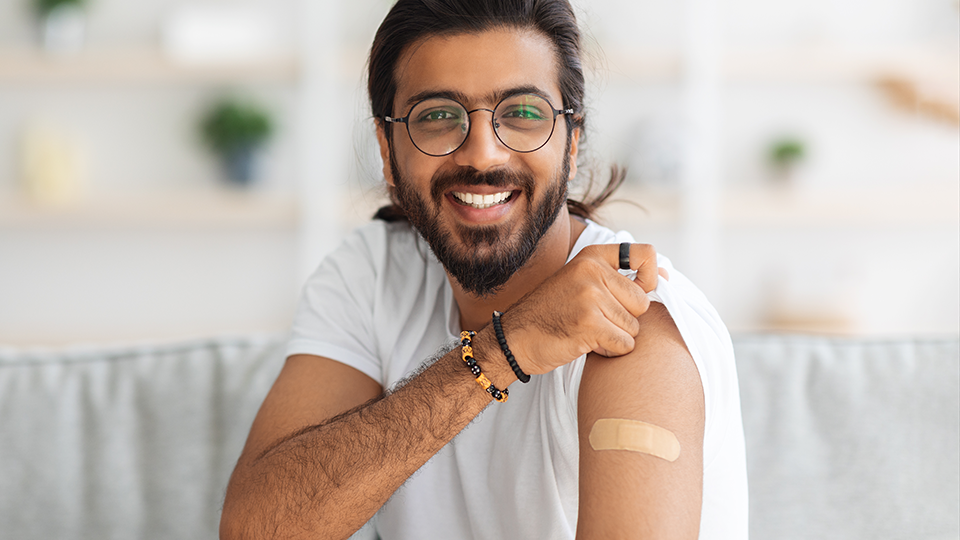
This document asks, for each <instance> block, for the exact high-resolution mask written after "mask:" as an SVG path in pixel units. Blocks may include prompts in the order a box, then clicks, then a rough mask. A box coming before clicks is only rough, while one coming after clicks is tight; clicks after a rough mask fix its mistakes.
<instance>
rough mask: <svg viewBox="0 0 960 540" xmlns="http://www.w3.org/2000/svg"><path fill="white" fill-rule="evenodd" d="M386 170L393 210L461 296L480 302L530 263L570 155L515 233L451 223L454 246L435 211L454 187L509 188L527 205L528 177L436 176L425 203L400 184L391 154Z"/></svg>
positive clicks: (560, 196) (563, 185)
mask: <svg viewBox="0 0 960 540" xmlns="http://www.w3.org/2000/svg"><path fill="white" fill-rule="evenodd" d="M568 145H569V141H568ZM390 170H391V173H392V174H393V178H394V185H395V189H394V194H395V196H396V203H397V205H398V206H400V208H401V209H402V210H403V211H404V213H405V214H406V216H407V219H408V220H409V221H410V223H411V224H412V225H413V227H414V228H415V229H416V230H417V232H418V233H419V234H420V236H421V237H423V239H424V240H425V241H426V242H427V245H429V246H430V249H431V250H432V251H433V254H434V256H436V257H437V260H439V261H440V263H441V264H442V265H443V267H444V268H445V269H446V271H447V272H448V273H449V274H450V275H451V276H453V278H454V279H455V280H457V283H459V284H460V286H461V287H462V288H463V290H465V291H467V292H469V293H472V294H474V295H476V296H480V297H485V296H489V295H491V294H494V293H496V292H497V291H499V290H500V289H501V288H502V287H503V285H504V284H505V283H506V282H507V281H508V280H509V279H510V278H511V277H512V276H513V275H514V274H515V273H516V272H517V271H518V270H520V269H521V268H522V267H523V266H524V265H525V264H526V263H527V261H529V260H530V258H531V257H532V256H533V254H534V253H535V252H536V250H537V246H538V245H539V243H540V240H541V239H542V238H543V236H544V235H545V234H546V233H547V231H548V230H549V229H550V227H551V226H552V225H553V223H554V222H555V221H556V219H557V216H558V215H559V214H560V210H561V209H562V208H563V206H564V204H566V200H567V179H568V178H569V176H570V152H569V149H568V151H567V152H564V159H563V165H562V167H561V170H560V172H559V174H558V175H557V176H556V177H555V178H553V179H551V180H552V181H551V182H550V183H549V184H548V185H547V186H546V188H545V190H544V192H543V196H542V197H541V200H540V201H539V202H538V203H536V206H535V207H533V208H532V212H530V213H528V214H527V215H526V216H524V217H523V218H522V222H521V224H520V227H519V228H518V229H517V230H516V231H514V232H510V231H509V230H507V228H506V226H505V225H487V226H479V227H468V226H465V225H463V224H459V223H457V224H455V225H454V226H453V229H454V231H455V232H456V235H457V237H459V238H460V242H459V243H458V242H457V241H456V240H455V239H454V235H453V233H452V232H451V231H450V230H447V229H444V228H443V227H442V226H441V224H440V209H441V205H442V202H443V197H444V194H445V193H447V192H448V191H449V190H450V189H451V188H452V187H454V186H477V185H485V186H493V187H503V188H507V187H512V188H513V189H514V190H520V191H521V192H522V193H523V195H524V196H525V197H526V198H527V201H530V204H531V205H533V195H534V193H533V192H534V187H535V186H536V180H535V179H534V178H533V176H532V175H530V174H528V173H517V172H512V171H493V172H488V173H480V172H477V171H476V170H474V169H470V168H466V167H463V168H460V169H458V170H456V171H453V172H452V173H445V174H440V173H437V174H435V175H434V176H433V178H432V179H431V182H430V185H431V187H430V200H429V201H428V200H426V198H425V197H422V196H420V195H419V194H418V193H416V191H415V190H414V189H412V188H411V187H410V186H409V183H408V182H406V181H405V180H404V178H403V177H402V175H401V174H400V170H399V167H397V164H396V160H395V158H394V155H393V149H392V148H391V151H390ZM513 196H514V195H511V197H513Z"/></svg>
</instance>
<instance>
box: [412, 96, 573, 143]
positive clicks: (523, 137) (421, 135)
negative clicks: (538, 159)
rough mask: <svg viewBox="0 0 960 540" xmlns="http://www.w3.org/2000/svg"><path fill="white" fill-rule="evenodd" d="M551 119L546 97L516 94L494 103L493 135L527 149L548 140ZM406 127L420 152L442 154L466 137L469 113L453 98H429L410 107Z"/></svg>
mask: <svg viewBox="0 0 960 540" xmlns="http://www.w3.org/2000/svg"><path fill="white" fill-rule="evenodd" d="M477 112H483V111H477ZM555 118H556V116H555V115H554V109H553V107H552V106H551V105H550V103H549V102H548V101H547V100H545V99H543V98H542V97H540V96H537V95H533V94H518V95H515V96H510V97H508V98H507V99H505V100H503V101H501V102H500V104H498V105H497V108H496V109H495V110H494V111H493V126H494V130H495V131H496V133H497V137H498V138H499V139H500V141H501V142H503V144H504V145H506V146H507V147H508V148H510V149H511V150H514V151H516V152H531V151H533V150H536V149H538V148H540V147H542V146H543V145H544V144H546V143H547V141H548V140H549V139H550V136H551V135H552V134H553V126H554V119H555ZM478 121H480V120H478ZM407 129H408V130H409V131H410V139H411V140H412V141H413V144H415V145H416V146H417V148H419V149H420V150H421V151H422V152H424V153H425V154H430V155H434V156H442V155H446V154H449V153H451V152H453V151H454V150H456V149H457V148H459V147H460V145H461V144H463V141H464V140H466V138H467V134H468V133H469V131H470V115H469V114H467V111H466V109H464V108H463V106H462V105H460V104H459V103H458V102H456V101H453V100H451V99H446V98H431V99H427V100H424V101H421V102H420V103H418V104H416V105H415V106H414V107H413V110H411V111H410V116H409V117H408V120H407Z"/></svg>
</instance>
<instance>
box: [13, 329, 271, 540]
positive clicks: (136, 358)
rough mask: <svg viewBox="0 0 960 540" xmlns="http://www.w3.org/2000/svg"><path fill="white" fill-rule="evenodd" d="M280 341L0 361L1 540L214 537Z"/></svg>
mask: <svg viewBox="0 0 960 540" xmlns="http://www.w3.org/2000/svg"><path fill="white" fill-rule="evenodd" d="M282 354H283V350H282V343H281V340H279V339H277V338H244V339H222V340H216V341H195V342H190V343H181V344H170V345H159V346H144V347H125V348H115V349H110V350H95V349H89V350H82V349H80V350H71V351H68V352H58V353H52V352H51V353H44V352H14V351H10V350H7V351H3V350H2V349H0V538H4V539H7V538H9V539H17V540H20V539H23V540H27V539H31V540H32V539H36V540H41V539H43V540H50V539H89V540H108V539H123V540H130V539H134V538H142V539H171V540H172V539H177V540H186V539H191V538H216V537H217V527H218V522H219V516H220V508H221V505H222V501H223V493H224V490H225V487H226V484H227V480H228V478H229V475H230V473H231V472H232V470H233V466H234V464H235V463H236V460H237V457H238V456H239V452H240V449H241V448H242V446H243V443H244V441H245V440H246V436H247V432H248V431H249V430H250V423H251V422H252V421H253V417H254V415H256V412H257V409H258V407H259V405H260V403H261V402H262V401H263V398H264V396H265V395H266V393H267V390H268V389H269V388H270V385H271V384H272V383H273V380H274V379H275V378H276V375H277V373H278V372H279V370H280V367H281V365H282V362H283V358H282Z"/></svg>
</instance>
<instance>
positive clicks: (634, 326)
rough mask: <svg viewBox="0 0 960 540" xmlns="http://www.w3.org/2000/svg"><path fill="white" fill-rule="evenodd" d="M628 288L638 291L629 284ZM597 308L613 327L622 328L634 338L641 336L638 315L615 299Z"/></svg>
mask: <svg viewBox="0 0 960 540" xmlns="http://www.w3.org/2000/svg"><path fill="white" fill-rule="evenodd" d="M624 281H626V280H624ZM627 286H628V287H629V288H631V289H636V287H634V286H633V285H632V284H629V283H628V284H627ZM647 305H649V301H648V302H647ZM597 307H599V308H600V312H601V313H603V316H604V317H605V318H606V319H607V320H608V321H610V322H611V323H613V325H614V326H616V327H617V328H620V329H621V330H623V331H624V332H626V333H628V334H630V335H631V336H633V337H636V336H637V335H638V334H640V321H638V320H637V317H638V315H633V314H632V313H631V312H630V311H628V310H627V309H625V307H624V306H623V305H621V304H620V303H619V302H617V301H616V300H615V298H610V301H609V302H602V303H601V304H600V305H599V306H597ZM644 311H646V310H644Z"/></svg>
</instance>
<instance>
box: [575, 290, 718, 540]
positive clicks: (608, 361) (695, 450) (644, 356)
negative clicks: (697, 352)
mask: <svg viewBox="0 0 960 540" xmlns="http://www.w3.org/2000/svg"><path fill="white" fill-rule="evenodd" d="M639 320H640V323H641V327H642V329H641V331H640V334H639V335H638V336H637V338H636V341H637V346H636V348H635V349H634V350H633V352H631V353H629V354H627V355H625V356H621V357H619V358H597V357H595V356H594V355H591V357H589V358H588V360H587V364H586V366H585V367H584V372H583V378H582V380H581V383H580V397H579V402H578V403H579V426H580V428H579V429H580V515H579V521H578V523H577V538H584V539H586V538H610V539H619V538H670V539H681V538H685V539H696V538H697V535H698V534H699V529H700V509H701V502H702V496H703V429H704V405H703V387H702V385H701V382H700V376H699V372H698V371H697V367H696V365H695V364H694V362H693V359H692V358H691V357H690V353H689V352H688V351H687V349H686V346H685V345H684V343H683V340H682V339H681V337H680V332H679V331H678V330H677V327H676V325H675V324H674V322H673V319H672V318H671V317H670V314H669V313H668V312H667V310H666V308H665V307H664V306H663V305H662V304H657V303H654V304H651V306H650V309H649V310H648V311H647V312H646V313H644V314H643V315H641V316H640V318H639ZM601 418H622V419H630V420H639V421H642V422H646V423H649V424H653V425H656V426H659V427H662V428H665V429H667V430H669V431H671V432H673V433H674V434H675V435H676V437H677V439H678V440H679V442H680V455H679V457H678V458H677V459H676V461H673V462H670V461H667V460H665V459H663V458H660V457H655V456H652V455H649V454H644V453H638V452H635V451H628V450H594V449H593V448H592V447H591V444H590V442H589V435H590V431H591V429H592V427H593V425H594V422H596V421H597V420H598V419H601Z"/></svg>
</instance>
